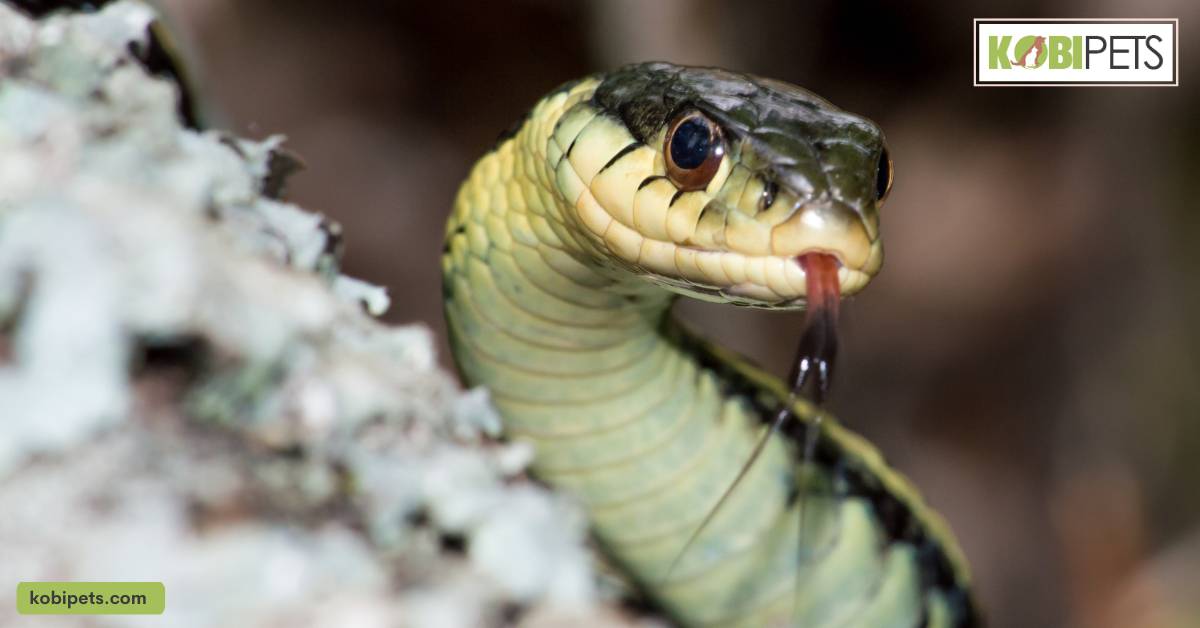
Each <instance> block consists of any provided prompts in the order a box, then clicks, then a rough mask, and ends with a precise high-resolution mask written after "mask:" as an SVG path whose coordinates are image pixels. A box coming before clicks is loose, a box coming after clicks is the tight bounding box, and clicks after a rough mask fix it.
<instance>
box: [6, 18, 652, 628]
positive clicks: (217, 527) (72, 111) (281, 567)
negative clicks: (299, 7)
mask: <svg viewBox="0 0 1200 628" xmlns="http://www.w3.org/2000/svg"><path fill="white" fill-rule="evenodd" d="M153 19H154V14H153V12H152V11H151V9H150V8H148V7H147V6H146V5H143V4H140V3H136V2H118V3H114V4H111V5H109V6H107V7H106V8H104V9H103V10H101V11H99V12H97V13H95V14H89V15H74V14H59V15H55V16H51V17H48V18H45V19H44V20H42V21H40V22H35V21H33V20H30V19H28V18H26V17H24V16H22V15H20V14H19V13H17V12H16V11H15V10H14V9H12V8H10V7H8V6H7V5H4V4H0V73H3V75H2V76H0V589H7V590H12V587H13V586H14V585H15V583H16V582H17V581H19V580H160V581H163V582H164V583H165V584H166V589H167V592H168V593H167V595H168V600H169V602H168V605H167V606H168V611H167V613H166V615H164V616H163V617H161V618H156V619H157V621H156V622H155V625H172V626H212V625H224V624H230V625H240V626H266V625H271V626H275V625H288V626H321V625H325V626H328V625H361V626H397V625H399V626H475V625H499V624H500V623H502V621H503V620H502V617H503V614H502V611H503V609H505V608H510V607H512V606H513V605H520V606H522V607H525V608H527V609H530V612H529V613H527V614H525V615H523V617H524V619H523V620H522V623H523V624H524V625H554V624H555V623H557V624H558V625H563V624H565V623H570V624H571V625H609V626H615V625H628V621H629V620H628V619H627V618H625V619H622V618H621V617H619V616H618V615H616V614H614V613H612V612H611V610H609V611H603V610H602V608H601V607H598V606H596V602H595V599H594V598H595V595H594V591H593V589H594V574H593V570H592V566H591V558H590V555H589V553H588V550H587V548H586V545H585V525H586V524H585V521H584V518H583V516H582V514H581V513H580V511H579V510H578V509H577V508H576V507H575V506H574V505H572V504H571V503H569V502H567V501H566V500H564V499H563V498H560V497H558V496H555V495H553V494H551V493H549V492H547V491H546V490H545V489H543V488H541V487H539V486H537V485H535V484H533V483H531V482H529V481H527V480H525V479H523V472H524V469H525V467H526V465H527V464H528V463H529V460H530V457H531V452H530V451H529V450H528V447H525V446H521V445H509V444H503V443H500V442H497V441H495V440H494V437H496V436H497V435H498V433H499V427H500V425H499V419H498V416H497V415H496V413H495V411H494V410H493V409H492V407H491V405H490V403H489V402H488V400H487V397H486V395H485V394H484V393H483V392H482V391H474V392H468V393H465V394H464V393H463V392H462V391H459V390H458V389H457V387H456V385H455V384H454V382H453V380H452V378H451V377H450V376H449V375H448V374H446V373H444V372H442V371H441V370H439V369H438V367H437V365H436V359H435V356H434V349H433V338H432V335H431V334H430V333H429V331H428V330H427V329H425V328H423V327H421V326H408V327H388V326H385V325H382V324H380V323H379V322H377V321H375V320H374V319H373V318H371V315H378V314H381V313H382V312H383V311H384V310H386V308H387V305H388V298H387V295H386V292H384V290H383V289H382V288H379V287H376V286H372V285H370V284H367V283H365V282H362V281H360V280H357V279H354V278H350V277H347V276H345V275H342V274H341V273H340V272H339V270H338V264H337V253H338V241H339V235H340V234H339V233H338V231H337V227H336V225H333V224H332V223H331V222H330V221H328V220H326V219H324V218H322V217H321V216H320V215H318V214H315V213H311V212H308V211H305V210H303V209H301V208H299V207H296V206H295V205H292V204H289V203H286V202H283V201H281V200H278V199H276V198H272V197H271V196H270V195H271V194H272V193H273V192H274V189H273V188H274V187H276V186H277V184H278V183H279V181H278V180H269V179H272V178H274V179H278V178H279V176H280V173H281V172H282V171H285V170H287V169H288V168H287V164H284V165H283V166H282V170H281V169H280V168H281V166H280V162H273V160H276V159H277V158H279V156H280V153H279V149H280V143H281V141H282V139H281V138H268V139H267V140H265V141H251V140H245V139H238V138H231V137H227V136H223V135H221V134H219V133H216V132H204V133H199V132H195V131H192V130H189V129H186V128H184V127H183V126H181V124H180V122H179V120H178V116H177V115H176V112H175V107H176V99H177V97H178V95H177V93H176V90H175V88H174V86H173V85H172V84H171V83H169V82H166V81H163V80H159V79H155V78H151V77H149V76H147V75H146V73H145V72H144V71H143V69H142V68H141V67H140V66H139V65H138V64H137V63H136V61H135V60H134V59H133V58H132V57H131V55H130V52H129V51H130V48H131V44H132V45H133V46H134V47H135V48H136V47H138V46H143V45H145V41H144V39H145V33H146V28H147V26H148V25H149V24H150V22H151V20H153ZM447 535H449V536H450V537H454V538H461V539H462V541H461V542H462V546H463V549H464V550H465V551H464V552H463V553H461V554H459V553H457V552H455V551H447V550H446V549H445V548H444V547H443V545H444V544H443V543H442V539H444V538H445V537H446V536H447ZM13 610H14V609H13V608H12V606H11V605H0V623H7V622H9V621H11V620H13V619H14V618H13V617H12V616H11V613H13ZM88 621H90V622H91V623H90V624H89V625H103V626H110V625H127V624H128V623H129V618H123V617H118V618H115V619H110V618H105V617H96V618H93V619H91V620H88ZM39 624H45V625H68V624H69V625H74V622H73V621H65V620H64V621H63V622H60V623H57V624H55V623H53V620H50V621H49V622H41V621H40V622H39Z"/></svg>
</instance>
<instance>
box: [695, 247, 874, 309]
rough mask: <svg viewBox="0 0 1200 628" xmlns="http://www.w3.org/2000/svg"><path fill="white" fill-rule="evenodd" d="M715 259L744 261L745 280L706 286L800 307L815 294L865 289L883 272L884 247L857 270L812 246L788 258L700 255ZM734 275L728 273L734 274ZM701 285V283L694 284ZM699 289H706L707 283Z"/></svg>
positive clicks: (762, 302) (744, 299) (757, 301)
mask: <svg viewBox="0 0 1200 628" xmlns="http://www.w3.org/2000/svg"><path fill="white" fill-rule="evenodd" d="M706 257H709V258H712V257H716V258H717V259H719V260H720V261H721V263H722V267H723V268H727V269H732V268H734V267H736V266H738V265H742V266H743V267H744V268H745V269H746V272H744V274H743V275H738V277H739V278H744V280H742V281H731V282H728V283H725V284H724V285H721V282H714V283H716V284H717V285H712V284H709V285H708V286H707V287H708V288H710V289H715V291H716V292H717V293H718V294H719V295H720V296H721V297H724V298H727V299H728V300H730V301H732V302H734V303H737V304H739V305H746V306H750V307H762V308H770V309H801V308H806V307H808V306H809V305H810V303H811V302H812V301H813V299H814V298H820V299H824V298H825V297H824V294H828V293H829V292H831V291H832V292H835V293H836V295H837V299H840V298H841V297H842V296H848V295H852V294H855V293H857V292H858V291H860V290H862V289H863V287H865V286H866V285H867V283H869V282H870V281H871V278H872V277H873V276H874V275H875V272H876V271H877V270H878V267H879V261H880V260H881V258H882V248H881V247H878V246H875V247H873V249H872V254H871V256H870V257H869V258H868V260H867V263H866V264H864V265H863V266H860V267H858V268H855V267H852V266H849V265H847V264H846V263H845V258H844V256H843V255H842V254H841V253H840V252H838V251H832V250H828V249H807V250H804V251H802V252H800V253H799V254H796V255H788V256H774V255H772V256H759V257H756V256H747V255H742V254H740V253H736V252H729V251H721V252H710V251H705V252H698V253H697V258H698V259H704V258H706ZM814 273H819V275H820V282H819V285H820V286H821V287H822V288H823V289H824V293H823V294H822V295H817V294H814V293H813V289H814V285H815V284H814V283H813V281H812V279H813V277H812V275H813V274H814ZM733 274H734V273H727V275H733ZM693 283H696V282H693ZM697 287H704V284H703V283H700V284H699V285H697Z"/></svg>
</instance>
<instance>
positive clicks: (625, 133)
mask: <svg viewBox="0 0 1200 628" xmlns="http://www.w3.org/2000/svg"><path fill="white" fill-rule="evenodd" d="M547 157H548V159H549V160H550V163H551V166H552V167H553V168H554V171H555V178H556V184H557V185H558V187H559V190H560V192H562V194H563V195H564V196H565V197H566V199H567V200H568V202H569V203H570V204H571V205H572V206H571V207H570V208H569V209H570V211H568V212H567V214H568V215H569V216H571V217H572V218H573V219H574V220H575V221H576V224H577V225H578V226H579V227H580V231H581V232H582V234H583V236H584V237H583V238H581V240H582V241H584V242H586V243H587V244H586V246H587V248H588V249H589V252H591V253H592V254H594V255H595V256H596V257H598V258H600V259H601V261H604V262H606V263H608V264H610V265H611V266H613V267H616V268H623V269H630V270H632V271H634V273H635V274H637V275H638V276H639V277H644V278H648V279H649V280H651V281H653V282H655V283H658V284H661V285H663V286H666V287H668V288H669V289H671V290H673V291H675V292H678V293H683V294H687V295H691V296H695V297H698V298H702V299H708V300H713V299H717V300H721V301H732V302H734V303H738V304H741V305H748V306H753V307H767V308H798V307H803V306H805V304H806V302H807V296H808V295H807V281H806V276H805V270H804V268H803V267H802V265H801V264H800V263H799V259H800V257H801V256H803V255H805V254H810V253H825V254H828V255H831V256H833V257H834V258H836V260H837V261H838V263H839V265H840V268H839V269H838V271H837V276H838V282H839V284H840V286H839V288H840V292H841V293H842V294H852V293H854V292H857V291H858V290H861V289H862V288H863V287H864V286H865V285H866V284H867V282H868V281H870V279H871V278H872V277H873V276H874V275H875V274H876V273H877V272H878V271H879V268H880V265H881V263H882V260H883V249H882V244H881V242H880V238H879V208H880V206H881V205H882V203H883V200H884V198H885V197H886V195H887V192H888V190H889V188H890V186H891V179H892V166H891V160H890V158H889V156H888V154H887V149H886V147H885V143H884V138H883V133H882V132H881V131H880V129H879V127H878V126H876V125H875V124H874V123H873V122H871V121H870V120H867V119H866V118H863V117H860V116H856V115H854V114H851V113H848V112H845V111H843V110H841V109H838V108H837V107H835V106H833V105H832V104H830V103H829V102H828V101H826V100H824V99H822V98H820V97H818V96H816V95H814V94H812V93H810V92H808V91H806V90H803V89H801V88H799V87H796V86H793V85H789V84H787V83H783V82H779V81H775V80H770V79H763V78H759V77H755V76H751V75H746V74H738V73H733V72H729V71H725V70H719V69H712V68H694V67H683V66H677V65H672V64H668V63H645V64H637V65H631V66H626V67H623V68H621V69H618V70H616V71H614V72H611V73H609V74H606V75H602V76H601V77H599V79H598V84H597V85H596V86H595V89H594V91H593V92H592V93H591V95H590V98H585V99H581V100H580V101H579V102H577V103H574V104H572V105H570V106H568V107H566V108H565V111H564V112H563V115H562V116H561V117H560V118H559V120H558V122H557V124H556V126H555V129H554V132H553V133H552V135H551V139H550V147H549V149H548V151H547Z"/></svg>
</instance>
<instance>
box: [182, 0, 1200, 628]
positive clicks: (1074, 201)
mask: <svg viewBox="0 0 1200 628" xmlns="http://www.w3.org/2000/svg"><path fill="white" fill-rule="evenodd" d="M164 4H166V5H167V7H168V9H169V14H170V16H171V17H172V19H173V21H174V22H175V26H176V27H177V28H178V29H179V30H180V31H181V33H182V35H183V39H184V40H185V42H186V43H188V44H190V48H191V53H192V54H193V55H194V56H195V57H196V59H197V61H198V62H199V75H200V76H199V83H200V84H201V85H202V86H203V87H202V92H203V93H204V97H205V98H206V99H207V100H208V101H209V103H210V104H211V105H212V108H213V113H215V114H216V115H215V120H214V125H215V126H223V127H227V128H230V129H233V130H234V131H236V132H238V133H241V134H245V135H249V136H258V137H262V136H266V135H268V134H273V133H283V134H286V135H287V136H288V138H289V142H288V145H289V146H290V147H291V149H292V150H293V151H295V152H297V153H299V154H300V155H301V156H302V157H303V159H304V161H305V162H306V163H307V165H308V170H307V171H305V172H303V173H301V174H299V175H297V176H295V177H294V178H293V179H292V181H291V184H290V188H289V198H290V199H291V200H294V201H296V202H298V203H300V204H302V205H304V206H306V207H308V208H310V209H315V210H319V211H322V212H324V213H326V214H328V215H330V216H332V217H333V218H335V219H336V220H338V221H340V222H341V223H342V224H343V225H344V227H345V229H346V243H347V247H348V248H347V254H346V258H345V266H346V269H347V271H348V272H349V273H351V274H353V275H358V276H361V277H364V278H366V279H369V280H371V281H374V282H377V283H381V284H384V285H386V286H388V287H389V289H390V292H391V295H392V298H393V301H394V304H393V307H392V310H391V312H390V313H389V315H388V318H389V319H390V320H392V321H396V322H409V321H422V322H425V323H427V324H429V325H430V326H432V327H433V328H435V329H437V330H439V332H441V331H442V330H443V324H442V316H441V304H440V301H439V298H440V297H439V276H438V254H439V250H440V239H441V233H442V222H443V220H444V218H445V216H446V213H447V210H448V208H449V206H450V202H451V198H452V196H453V194H454V192H455V189H456V187H457V185H458V183H459V181H460V179H461V178H462V177H463V176H464V175H465V174H466V172H467V170H468V168H469V167H470V165H471V164H472V162H473V161H474V160H475V159H476V158H477V157H478V156H480V155H481V154H482V153H483V151H485V150H486V149H487V148H488V147H489V146H490V145H491V143H492V142H493V140H494V138H495V137H496V135H497V134H498V132H499V131H500V130H502V129H504V128H506V127H507V126H508V125H509V124H510V123H511V122H512V121H513V120H514V119H516V118H517V117H518V116H520V115H521V114H522V113H523V112H524V110H525V109H526V108H527V107H528V106H530V105H531V104H532V103H533V102H534V101H535V100H536V99H537V98H538V97H539V96H541V95H542V94H543V93H544V92H546V91H548V90H549V89H551V88H552V87H554V86H555V85H557V84H558V83H560V82H562V81H564V80H566V79H570V78H573V77H576V76H579V75H582V74H585V73H588V72H592V71H595V70H602V69H606V68H611V67H613V66H615V65H618V64H621V63H623V62H628V61H636V60H646V59H665V60H671V61H675V62H679V63H692V64H712V65H721V66H726V67H730V68H734V69H739V70H745V71H749V72H753V73H756V74H763V75H769V76H774V77H778V78H781V79H785V80H788V81H791V82H794V83H798V84H800V85H804V86H806V87H809V88H810V89H813V90H815V91H817V92H818V93H820V94H822V95H824V96H825V97H827V98H829V99H830V100H832V101H833V102H835V103H837V104H839V105H841V106H843V107H845V108H847V109H850V110H852V111H855V112H858V113H862V114H864V115H867V116H869V117H871V118H873V119H874V120H876V121H877V122H879V123H880V124H881V125H882V127H883V128H884V130H885V131H886V132H887V134H888V139H889V142H890V147H891V152H892V154H893V156H894V157H895V160H896V170H897V183H896V186H895V189H894V192H893V194H892V196H891V199H890V201H889V203H888V206H887V207H886V208H885V209H884V234H885V239H886V242H887V261H886V263H885V266H884V272H883V273H882V275H881V276H880V277H879V278H878V279H877V280H876V281H875V283H874V284H873V285H872V286H871V288H870V289H868V290H867V291H865V292H864V293H863V295H861V296H860V297H857V298H855V299H854V300H853V301H852V302H851V303H850V304H849V305H848V306H847V307H845V308H844V312H845V313H844V322H845V333H844V340H843V347H844V349H843V359H842V361H841V364H840V371H839V381H838V382H837V384H838V385H837V387H836V390H835V400H834V402H833V406H834V409H835V410H836V411H837V413H838V414H839V415H840V416H841V417H842V418H843V419H844V420H845V421H846V422H848V423H850V424H851V425H853V426H854V427H855V428H856V429H858V430H860V431H862V432H863V433H864V434H866V435H867V436H868V437H869V438H870V439H872V440H873V441H875V442H876V443H877V444H878V445H879V446H880V448H881V449H882V450H883V451H884V452H885V454H886V455H887V456H888V458H889V459H890V460H891V461H892V462H893V463H895V464H896V466H898V467H899V468H900V469H902V470H904V471H905V472H906V473H907V474H908V475H909V476H910V477H912V478H913V480H914V481H915V482H916V483H917V485H918V486H920V487H921V489H922V491H923V493H924V494H925V495H926V497H927V498H928V499H929V500H930V501H931V502H932V503H933V504H934V505H935V506H936V507H937V508H939V509H940V510H941V512H942V513H944V514H945V516H946V518H947V519H948V520H949V522H950V524H951V525H952V527H953V528H954V530H955V531H956V532H957V534H958V535H959V538H960V539H961V541H962V544H963V546H964V549H965V551H966V553H967V556H968V557H969V559H970V561H971V564H972V568H973V572H974V574H975V578H976V580H977V582H978V589H979V595H980V598H981V600H982V603H983V605H984V607H985V609H986V612H987V614H988V615H989V617H990V619H991V624H992V625H993V626H998V627H1007V626H1079V627H1084V626H1087V627H1092V626H1100V627H1107V626H1113V627H1116V626H1120V627H1129V626H1166V625H1172V626H1197V625H1200V612H1198V611H1197V610H1196V608H1197V607H1196V604H1198V602H1196V600H1200V523H1198V522H1200V462H1197V457H1198V456H1200V420H1198V419H1200V392H1198V390H1200V389H1198V384H1200V325H1197V324H1196V321H1198V320H1200V290H1198V289H1197V288H1198V280H1200V247H1198V246H1197V242H1200V211H1198V210H1200V208H1198V207H1197V206H1196V202H1195V198H1196V196H1197V192H1198V190H1197V188H1198V187H1200V176H1198V174H1197V173H1200V117H1198V116H1197V112H1198V111H1200V91H1198V90H1197V89H1196V88H1195V82H1194V79H1195V78H1196V75H1195V74H1194V73H1193V72H1191V71H1190V70H1191V67H1190V66H1191V64H1190V63H1189V60H1190V59H1192V58H1194V57H1193V55H1195V54H1198V51H1200V38H1198V37H1196V36H1195V33H1194V32H1193V31H1194V30H1195V29H1194V28H1192V27H1193V26H1194V25H1195V24H1196V23H1200V20H1198V19H1197V18H1200V4H1197V3H1195V2H1186V1H1184V0H1173V1H1172V0H1153V1H1150V2H1137V3H1134V2H1132V1H1131V0H1126V1H1125V2H1116V1H1114V0H1109V1H1108V2H1100V3H1095V2H1091V3H1083V2H1075V3H1072V2H1032V1H1026V2H1017V3H999V2H993V3H986V2H979V1H975V2H960V3H944V2H934V1H933V0H923V1H921V2H913V3H908V4H905V5H903V6H900V5H899V4H893V3H885V2H854V3H841V2H834V1H832V0H825V1H819V2H806V3H798V2H797V3H786V2H770V1H766V0H753V1H749V0H742V1H733V0H730V1H728V2H717V1H702V2H685V1H681V0H673V1H664V0H660V1H655V2H639V1H637V0H622V1H613V2H605V1H599V0H597V1H595V2H579V3H571V2H554V1H552V0H524V1H519V2H452V1H445V0H443V1H438V2H429V1H422V2H403V1H400V0H359V1H357V2H353V3H344V4H335V3H332V2H327V1H321V0H286V1H285V0H275V1H272V0H167V1H165V2H164ZM1006 16H1010V17H1080V16H1093V17H1179V18H1181V22H1182V26H1181V31H1180V39H1181V49H1182V53H1181V57H1182V59H1183V61H1182V63H1181V69H1182V75H1181V83H1182V85H1183V87H1178V88H1077V89H1068V88H1041V89H1030V88H976V87H972V85H971V63H972V52H971V32H972V25H971V18H972V17H1006ZM682 309H683V310H684V312H685V313H686V315H687V316H688V317H689V318H691V319H693V320H695V321H698V322H699V323H700V324H701V325H702V326H703V327H704V328H706V329H707V330H709V331H711V332H712V333H713V334H715V335H716V336H718V337H719V338H721V339H722V340H723V341H724V342H726V343H728V344H731V345H733V346H735V347H737V348H739V349H740V350H742V351H744V352H746V353H748V354H750V355H751V356H753V357H755V358H756V359H757V360H758V361H759V362H761V363H763V364H764V365H766V366H768V367H769V368H771V369H772V370H774V371H775V372H778V373H780V374H782V373H784V372H785V371H786V370H787V364H788V362H789V360H790V359H791V351H792V349H793V347H794V345H795V342H796V339H797V337H798V334H799V329H800V318H799V317H797V316H791V315H782V314H771V313H764V312H757V311H738V310H734V309H733V308H728V307H724V308H722V307H720V306H702V305H698V304H694V303H686V304H683V307H682ZM443 361H445V362H446V363H447V364H449V361H448V359H447V358H446V356H445V355H443ZM1188 604H1191V605H1192V606H1191V611H1184V610H1181V609H1184V607H1186V606H1187V605H1188ZM1187 612H1190V613H1196V614H1186V613H1187ZM1178 613H1185V614H1183V615H1179V614H1178ZM1172 621H1176V622H1178V623H1170V622H1172Z"/></svg>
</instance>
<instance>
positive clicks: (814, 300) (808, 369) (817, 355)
mask: <svg viewBox="0 0 1200 628" xmlns="http://www.w3.org/2000/svg"><path fill="white" fill-rule="evenodd" d="M796 259H797V261H799V262H800V267H801V268H803V269H804V275H805V281H806V283H807V288H808V297H807V300H808V314H807V316H806V317H805V319H804V333H803V335H801V336H800V347H799V349H798V350H797V352H796V364H795V365H794V366H793V367H792V377H791V383H792V393H793V394H795V395H800V394H803V390H804V385H805V384H806V383H807V382H808V380H809V379H810V376H811V379H812V380H813V394H812V397H811V398H812V400H813V401H815V402H816V403H818V404H820V403H823V402H824V401H825V398H826V397H827V396H828V394H829V387H830V384H831V383H832V381H833V365H834V361H835V360H836V359H837V348H838V342H837V318H838V305H839V304H840V303H841V297H842V290H841V286H840V285H839V284H838V269H839V268H840V267H841V264H840V263H838V261H837V258H836V257H834V256H832V255H828V254H825V253H806V254H804V255H801V256H799V257H798V258H796Z"/></svg>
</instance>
